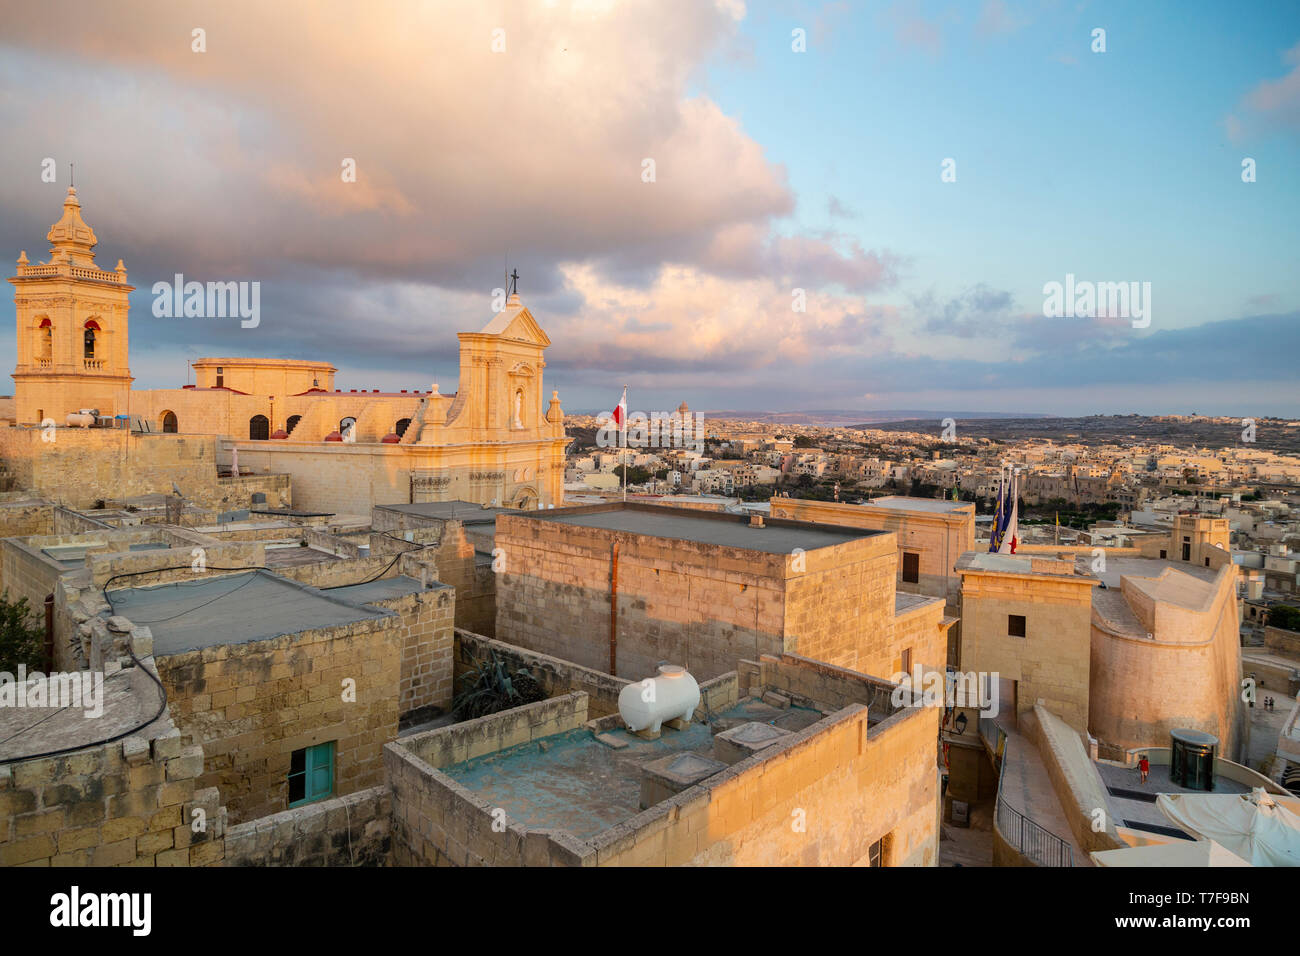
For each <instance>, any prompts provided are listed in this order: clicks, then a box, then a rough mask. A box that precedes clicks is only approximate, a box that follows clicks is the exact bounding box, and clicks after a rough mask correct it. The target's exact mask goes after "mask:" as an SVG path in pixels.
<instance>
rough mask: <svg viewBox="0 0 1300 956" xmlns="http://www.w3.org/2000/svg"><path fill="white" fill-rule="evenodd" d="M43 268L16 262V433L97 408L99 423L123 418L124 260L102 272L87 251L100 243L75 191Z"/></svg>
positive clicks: (126, 388)
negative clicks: (102, 417) (101, 419)
mask: <svg viewBox="0 0 1300 956" xmlns="http://www.w3.org/2000/svg"><path fill="white" fill-rule="evenodd" d="M45 238H46V239H47V240H49V243H50V258H49V261H48V262H38V263H36V264H35V265H33V264H31V263H30V262H28V260H27V252H26V251H25V250H24V251H23V253H22V255H20V256H19V257H18V274H17V275H16V276H14V277H13V278H11V279H10V280H9V281H10V282H12V283H13V284H14V309H15V311H16V313H17V317H18V337H17V352H18V362H17V365H16V366H15V368H14V373H13V377H14V404H15V415H16V420H17V422H18V424H20V425H36V424H40V422H41V421H42V420H43V419H47V418H48V419H53V420H54V421H55V422H56V423H58V424H62V423H63V420H64V417H65V416H66V415H67V414H68V413H69V412H75V411H78V410H80V409H83V408H95V409H98V410H99V413H100V414H101V415H122V414H126V413H127V401H128V396H129V394H130V389H131V370H130V368H129V367H128V365H127V311H128V309H129V307H130V303H129V298H128V297H129V296H130V294H131V292H132V290H133V287H132V286H130V285H128V284H127V281H126V267H125V266H124V265H122V260H121V259H119V260H118V262H117V268H115V269H114V270H113V271H112V272H105V271H103V270H102V269H100V268H99V267H98V266H96V265H95V253H94V252H93V251H92V250H93V249H94V248H95V245H96V243H97V242H98V241H99V240H97V239H96V238H95V231H94V230H93V229H91V228H90V226H88V225H87V224H86V222H85V221H84V220H83V219H82V218H81V203H80V202H79V201H78V199H77V190H76V188H75V187H69V189H68V195H67V197H66V198H65V199H64V200H63V216H62V218H60V219H59V221H58V222H56V223H55V224H54V225H53V226H51V227H50V231H49V233H48V234H47V235H46V237H45Z"/></svg>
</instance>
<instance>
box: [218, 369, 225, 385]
mask: <svg viewBox="0 0 1300 956" xmlns="http://www.w3.org/2000/svg"><path fill="white" fill-rule="evenodd" d="M225 380H226V370H225V369H224V368H222V367H221V366H220V365H218V366H217V388H224V387H225V386H224V385H223V384H222V383H223V382H225Z"/></svg>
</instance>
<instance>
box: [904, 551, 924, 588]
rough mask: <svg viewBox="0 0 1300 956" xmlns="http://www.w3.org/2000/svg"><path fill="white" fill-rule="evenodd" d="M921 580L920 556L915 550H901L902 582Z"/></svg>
mask: <svg viewBox="0 0 1300 956" xmlns="http://www.w3.org/2000/svg"><path fill="white" fill-rule="evenodd" d="M920 580H921V556H920V555H919V554H917V553H916V552H915V551H904V552H903V583H904V584H917V583H919V582H920Z"/></svg>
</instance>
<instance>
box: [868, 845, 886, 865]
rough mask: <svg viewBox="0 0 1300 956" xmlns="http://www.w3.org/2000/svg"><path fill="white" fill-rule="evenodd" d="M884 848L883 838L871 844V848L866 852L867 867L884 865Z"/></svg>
mask: <svg viewBox="0 0 1300 956" xmlns="http://www.w3.org/2000/svg"><path fill="white" fill-rule="evenodd" d="M884 848H885V841H884V839H883V838H881V839H879V840H877V841H876V842H875V843H873V844H871V848H870V849H869V850H867V866H884V865H885V862H884Z"/></svg>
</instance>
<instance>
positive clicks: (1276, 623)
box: [1268, 604, 1300, 631]
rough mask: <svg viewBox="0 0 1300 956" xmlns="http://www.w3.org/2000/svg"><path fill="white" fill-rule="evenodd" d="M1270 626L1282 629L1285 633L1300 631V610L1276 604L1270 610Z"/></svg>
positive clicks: (1287, 605)
mask: <svg viewBox="0 0 1300 956" xmlns="http://www.w3.org/2000/svg"><path fill="white" fill-rule="evenodd" d="M1268 625H1269V627H1280V628H1282V630H1284V631H1300V608H1295V607H1292V606H1291V605H1289V604H1275V605H1274V606H1273V607H1271V608H1269V609H1268Z"/></svg>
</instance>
